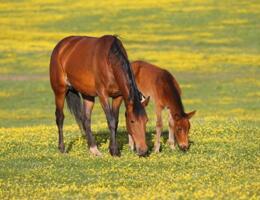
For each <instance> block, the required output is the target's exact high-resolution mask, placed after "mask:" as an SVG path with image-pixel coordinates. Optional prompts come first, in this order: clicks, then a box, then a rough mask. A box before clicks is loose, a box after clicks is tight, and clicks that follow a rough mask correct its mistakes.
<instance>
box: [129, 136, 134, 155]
mask: <svg viewBox="0 0 260 200" xmlns="http://www.w3.org/2000/svg"><path fill="white" fill-rule="evenodd" d="M128 145H129V148H130V149H131V150H132V151H134V150H135V144H134V140H133V138H132V136H131V135H130V134H128Z"/></svg>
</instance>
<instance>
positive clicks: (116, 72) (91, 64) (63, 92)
mask: <svg viewBox="0 0 260 200" xmlns="http://www.w3.org/2000/svg"><path fill="white" fill-rule="evenodd" d="M50 82H51V86H52V89H53V92H54V96H55V104H56V112H55V114H56V123H57V126H58V133H59V144H58V147H59V149H60V151H61V152H64V151H65V147H64V142H63V121H64V114H63V107H64V100H65V98H66V101H67V104H68V108H69V109H70V111H71V112H72V113H73V114H74V116H75V118H76V121H77V122H78V123H79V125H80V126H81V128H82V129H83V130H84V132H85V134H86V138H87V142H88V146H89V148H90V151H91V153H92V154H94V155H97V156H99V155H101V153H100V152H99V150H98V149H97V146H96V142H95V139H94V137H93V135H92V131H91V112H92V109H93V106H94V100H95V97H96V96H98V97H99V100H100V103H101V105H102V108H103V110H104V112H105V114H106V118H107V123H108V127H109V129H110V133H111V135H110V144H109V150H110V153H111V155H113V156H118V155H120V152H119V148H118V144H117V141H116V132H117V125H118V113H119V106H120V104H121V102H122V100H123V101H124V103H125V107H126V124H127V128H128V132H129V133H130V135H131V136H132V138H133V140H134V142H135V144H136V147H137V148H136V150H137V153H138V154H139V155H141V156H143V155H145V154H146V152H147V145H146V140H145V132H146V130H145V128H146V123H147V116H146V112H145V109H144V105H142V103H141V98H142V96H141V94H140V92H139V90H138V88H137V86H136V83H135V80H134V78H133V74H132V69H131V66H130V63H129V61H128V57H127V54H126V51H125V49H124V47H123V45H122V43H121V41H120V40H119V39H118V38H117V37H115V36H111V35H106V36H103V37H100V38H96V37H87V36H84V37H83V36H70V37H67V38H64V39H63V40H61V41H60V42H59V43H58V44H57V45H56V47H55V48H54V50H53V52H52V55H51V61H50ZM80 96H82V98H81V97H80ZM109 97H112V99H113V100H112V106H111V105H110V103H109ZM82 99H83V103H82ZM148 101H149V98H148V99H146V101H145V102H144V103H143V104H145V105H146V104H147V103H148Z"/></svg>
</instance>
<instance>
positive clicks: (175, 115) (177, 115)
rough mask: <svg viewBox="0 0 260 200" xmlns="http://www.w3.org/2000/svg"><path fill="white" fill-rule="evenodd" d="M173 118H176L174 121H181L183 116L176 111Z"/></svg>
mask: <svg viewBox="0 0 260 200" xmlns="http://www.w3.org/2000/svg"><path fill="white" fill-rule="evenodd" d="M173 119H174V121H179V120H180V119H181V116H180V115H179V114H177V113H176V114H174V115H173Z"/></svg>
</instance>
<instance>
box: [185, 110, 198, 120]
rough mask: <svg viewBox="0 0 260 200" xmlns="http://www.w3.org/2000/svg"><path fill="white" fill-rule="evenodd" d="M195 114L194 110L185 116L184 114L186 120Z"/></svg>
mask: <svg viewBox="0 0 260 200" xmlns="http://www.w3.org/2000/svg"><path fill="white" fill-rule="evenodd" d="M195 113H196V110H194V111H192V112H190V113H187V114H186V115H187V118H188V119H190V118H192V117H193V115H195Z"/></svg>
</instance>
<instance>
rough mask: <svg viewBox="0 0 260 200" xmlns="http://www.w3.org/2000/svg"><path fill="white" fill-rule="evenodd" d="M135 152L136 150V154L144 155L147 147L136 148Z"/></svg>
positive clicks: (146, 152)
mask: <svg viewBox="0 0 260 200" xmlns="http://www.w3.org/2000/svg"><path fill="white" fill-rule="evenodd" d="M136 152H137V154H138V156H142V157H146V156H147V155H148V151H147V148H145V149H140V148H137V149H136Z"/></svg>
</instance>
